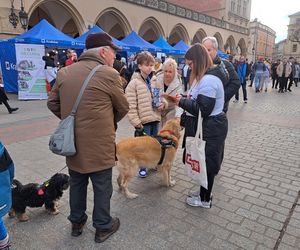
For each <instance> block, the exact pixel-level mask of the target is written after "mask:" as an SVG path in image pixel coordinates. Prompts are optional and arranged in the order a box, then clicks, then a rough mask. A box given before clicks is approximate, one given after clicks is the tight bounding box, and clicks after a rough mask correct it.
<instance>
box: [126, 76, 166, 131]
mask: <svg viewBox="0 0 300 250" xmlns="http://www.w3.org/2000/svg"><path fill="white" fill-rule="evenodd" d="M151 86H152V88H154V87H158V86H156V77H155V76H154V77H152V79H151ZM161 91H162V90H161ZM125 94H126V97H127V101H128V103H129V112H128V118H129V121H130V123H131V124H132V125H133V126H134V127H135V126H137V125H139V124H140V123H142V124H146V123H149V122H154V121H160V119H161V114H160V111H158V110H157V109H153V108H152V97H151V93H150V91H149V89H148V87H147V85H146V83H145V81H144V80H143V78H142V77H141V75H140V73H137V72H136V73H134V74H133V75H132V78H131V81H130V82H129V83H128V85H127V87H126V92H125ZM161 101H162V102H163V103H165V102H166V101H165V100H164V99H162V100H161Z"/></svg>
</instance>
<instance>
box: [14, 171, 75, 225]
mask: <svg viewBox="0 0 300 250" xmlns="http://www.w3.org/2000/svg"><path fill="white" fill-rule="evenodd" d="M13 185H14V187H13V188H12V208H11V210H10V212H9V216H10V217H11V218H13V217H15V216H16V214H17V216H18V219H19V220H20V221H27V220H29V217H28V215H27V214H26V212H25V210H26V207H42V206H43V205H44V204H45V208H46V210H47V211H48V212H49V213H50V214H58V213H59V211H58V209H57V204H56V202H55V201H56V200H58V199H59V198H60V197H62V195H63V191H64V190H66V189H68V187H69V176H68V175H66V174H61V173H57V174H55V175H53V176H52V177H51V178H50V180H48V181H46V182H44V183H43V184H42V185H39V184H38V183H29V184H26V185H22V183H21V182H19V181H18V180H16V179H14V180H13Z"/></svg>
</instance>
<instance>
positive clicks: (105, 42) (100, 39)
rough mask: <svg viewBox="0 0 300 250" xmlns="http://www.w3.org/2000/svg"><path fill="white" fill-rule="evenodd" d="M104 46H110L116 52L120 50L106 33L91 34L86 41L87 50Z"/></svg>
mask: <svg viewBox="0 0 300 250" xmlns="http://www.w3.org/2000/svg"><path fill="white" fill-rule="evenodd" d="M103 46H109V47H111V48H113V49H114V50H118V49H120V47H118V46H117V45H115V44H114V43H113V41H112V38H111V36H110V35H109V34H107V33H106V32H97V33H91V34H89V35H88V36H87V38H86V40H85V47H86V48H87V49H92V48H98V47H103Z"/></svg>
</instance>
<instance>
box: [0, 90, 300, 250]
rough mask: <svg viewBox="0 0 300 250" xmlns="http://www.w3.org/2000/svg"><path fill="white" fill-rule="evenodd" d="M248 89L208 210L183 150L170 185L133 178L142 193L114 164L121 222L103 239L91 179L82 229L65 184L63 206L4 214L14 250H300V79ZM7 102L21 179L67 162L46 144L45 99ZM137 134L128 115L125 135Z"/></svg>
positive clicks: (9, 138)
mask: <svg viewBox="0 0 300 250" xmlns="http://www.w3.org/2000/svg"><path fill="white" fill-rule="evenodd" d="M240 91H241V90H240ZM248 94H249V102H248V104H244V103H243V102H241V101H240V102H239V103H231V104H230V110H229V113H228V117H229V133H228V137H227V140H226V150H225V159H224V163H223V166H222V169H221V171H220V173H219V175H218V176H217V178H216V181H215V185H214V188H213V193H214V203H213V207H212V208H211V209H208V210H206V209H202V208H192V207H189V206H187V205H186V204H185V197H186V194H187V192H188V190H190V189H191V188H195V187H196V186H195V185H194V184H193V182H192V181H191V180H190V179H189V178H188V177H187V176H186V175H185V173H184V169H183V165H182V163H181V155H182V151H181V150H179V151H178V153H177V157H176V160H175V163H174V167H173V170H172V175H173V176H174V178H175V180H176V181H177V183H176V185H175V186H174V187H172V188H166V187H163V186H162V185H161V183H160V179H159V178H158V176H157V174H151V175H150V176H149V177H148V178H146V179H139V178H137V177H136V178H134V179H133V181H132V183H131V184H130V187H131V189H132V190H134V191H135V192H137V193H139V197H138V198H137V199H135V200H127V199H125V198H124V196H123V195H122V194H120V193H119V192H118V191H117V185H116V181H115V179H116V175H117V170H114V176H113V179H114V181H113V184H114V193H113V197H112V202H111V213H112V215H113V216H118V217H119V218H120V220H121V227H120V230H119V231H118V232H117V233H116V234H114V235H113V236H112V237H111V238H110V239H108V240H107V241H106V242H105V243H102V244H97V243H94V228H93V227H92V223H91V214H92V209H93V207H92V202H93V195H92V188H91V186H89V195H88V215H89V219H88V224H87V226H86V227H85V230H84V232H83V234H82V235H81V236H80V237H78V238H72V237H71V236H70V224H69V222H68V220H67V218H66V217H67V216H68V213H69V206H68V192H66V193H65V194H64V196H63V198H62V199H61V200H60V214H59V215H56V216H51V215H48V214H47V213H46V212H45V210H44V209H42V208H35V209H29V211H28V212H29V215H30V217H31V219H30V221H28V222H25V223H20V222H17V221H16V220H15V219H8V218H7V217H6V218H5V222H6V224H7V225H8V229H9V231H10V236H11V240H12V247H13V249H37V250H40V249H43V250H44V249H45V250H46V249H72V250H73V249H172V250H173V249H174V250H175V249H226V250H227V249H260V250H262V249H282V250H288V249H300V201H299V195H300V192H299V190H300V146H299V141H300V88H299V87H298V88H294V89H293V92H291V93H283V94H280V93H277V92H276V91H275V90H271V89H270V90H269V91H268V92H267V93H265V92H263V93H258V94H255V93H254V90H253V89H250V88H248ZM10 103H11V104H12V106H18V107H19V108H20V110H19V111H18V112H16V113H14V114H11V115H9V114H7V111H6V110H5V108H4V107H3V106H0V138H1V140H2V141H4V143H5V144H6V145H7V148H8V150H9V152H10V154H11V156H12V158H13V160H14V162H15V165H16V178H17V179H19V180H20V181H22V182H24V183H27V182H39V183H41V182H43V181H45V180H46V179H47V178H49V177H50V176H51V175H52V174H54V173H55V172H56V171H58V170H60V169H61V168H62V167H63V166H64V158H62V157H59V156H55V155H53V154H52V153H51V152H50V151H49V150H48V146H47V144H48V139H49V134H50V133H51V132H52V131H53V129H54V128H55V127H56V125H57V123H58V120H57V119H56V118H55V117H54V116H53V115H52V114H50V112H49V111H48V110H47V107H46V101H17V100H16V97H15V96H11V100H10ZM132 134H133V129H132V128H131V126H130V125H129V123H128V120H127V119H126V118H125V119H123V120H122V121H121V123H120V124H119V129H118V132H117V137H118V140H119V139H120V138H123V137H128V136H131V135H132ZM63 172H66V170H64V171H63Z"/></svg>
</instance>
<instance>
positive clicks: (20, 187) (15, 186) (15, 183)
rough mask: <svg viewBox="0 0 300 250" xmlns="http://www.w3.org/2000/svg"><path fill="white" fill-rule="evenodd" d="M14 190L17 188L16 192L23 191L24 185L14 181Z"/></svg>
mask: <svg viewBox="0 0 300 250" xmlns="http://www.w3.org/2000/svg"><path fill="white" fill-rule="evenodd" d="M12 184H13V188H15V189H16V190H21V189H22V188H23V185H22V183H21V182H19V181H18V180H17V179H14V180H13V183H12Z"/></svg>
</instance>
